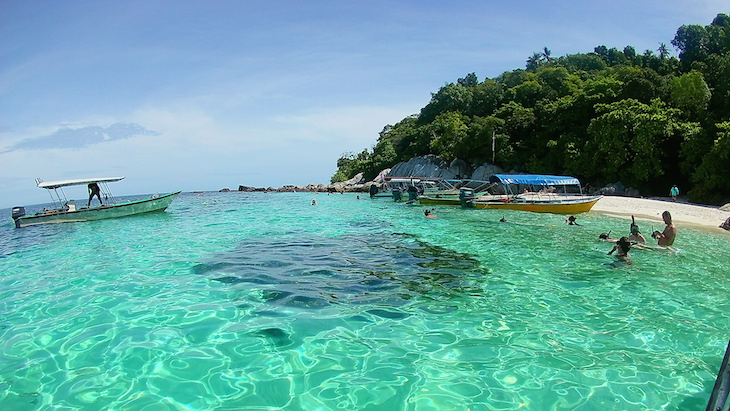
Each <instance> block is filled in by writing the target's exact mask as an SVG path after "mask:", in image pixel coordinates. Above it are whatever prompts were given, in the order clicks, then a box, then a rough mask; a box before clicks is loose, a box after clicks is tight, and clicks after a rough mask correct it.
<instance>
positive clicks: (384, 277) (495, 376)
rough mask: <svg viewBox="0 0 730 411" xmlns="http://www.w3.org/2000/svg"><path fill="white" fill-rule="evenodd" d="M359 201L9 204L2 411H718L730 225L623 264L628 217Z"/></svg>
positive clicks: (1, 316) (0, 362) (238, 198)
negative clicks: (608, 234) (72, 219)
mask: <svg viewBox="0 0 730 411" xmlns="http://www.w3.org/2000/svg"><path fill="white" fill-rule="evenodd" d="M361 198H362V199H359V200H358V199H357V197H356V195H355V194H345V195H326V194H317V195H315V194H311V193H306V194H305V193H298V194H294V193H287V194H281V193H279V194H275V193H271V194H264V193H250V194H249V193H204V194H203V195H196V194H188V193H183V194H181V195H180V196H179V197H178V198H177V199H176V200H175V201H174V202H173V204H172V205H171V206H170V208H169V209H168V210H167V212H165V213H157V214H150V215H146V216H138V217H130V218H122V219H116V220H105V221H96V222H88V223H70V224H59V225H46V226H37V227H28V228H23V229H15V228H13V225H12V220H10V218H9V210H5V211H7V214H4V215H6V219H5V220H3V222H2V225H1V226H0V232H2V235H1V236H0V273H2V274H0V409H2V410H41V409H53V410H72V409H78V410H102V409H114V410H213V409H215V410H239V409H252V410H269V409H288V410H339V409H342V410H516V409H528V410H607V409H615V410H662V409H668V410H704V408H705V406H706V404H707V400H708V398H709V392H710V390H711V389H712V386H713V384H714V379H715V377H716V375H717V371H718V369H719V365H720V361H721V360H722V356H723V354H724V350H725V347H726V346H727V342H728V330H729V329H730V304H729V303H728V295H730V281H728V277H729V275H730V274H729V270H728V268H727V267H729V266H730V255H729V254H728V240H729V239H730V237H728V235H726V233H717V234H713V233H706V232H702V231H695V230H692V229H689V228H685V227H681V226H680V233H679V236H678V239H677V242H676V243H675V246H676V249H677V252H667V251H663V252H653V251H642V250H633V251H632V260H633V264H632V265H630V266H625V265H616V264H613V263H614V262H615V259H614V258H613V257H611V256H608V255H606V253H607V252H608V251H609V250H610V249H611V247H610V246H609V245H608V244H607V243H604V242H600V241H598V240H597V236H598V234H599V233H601V232H605V231H609V230H613V232H614V233H617V232H621V231H626V234H628V228H629V221H628V220H627V219H619V218H615V217H608V216H604V215H601V214H597V213H588V214H583V215H580V216H578V217H579V218H578V221H579V222H580V223H581V224H583V225H582V226H567V225H566V224H564V218H565V217H564V216H559V215H552V214H535V213H522V212H509V211H507V212H501V211H499V212H494V211H491V210H462V209H460V208H448V207H442V208H438V207H437V208H436V214H437V215H438V218H436V219H426V218H424V216H423V209H424V207H419V206H404V205H401V204H396V203H393V202H391V201H389V200H386V199H378V200H370V199H369V198H367V196H366V195H361ZM312 199H316V200H317V202H318V204H317V205H316V206H311V205H310V202H311V200H312ZM501 217H505V218H506V219H507V221H508V222H507V223H500V222H499V221H498V220H499V219H500V218H501ZM650 228H651V227H649V226H648V224H642V231H644V232H649V231H650ZM657 228H658V227H657Z"/></svg>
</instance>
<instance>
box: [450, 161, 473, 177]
mask: <svg viewBox="0 0 730 411" xmlns="http://www.w3.org/2000/svg"><path fill="white" fill-rule="evenodd" d="M449 171H450V172H452V173H454V175H456V178H466V176H468V175H469V173H470V172H471V166H470V165H469V164H468V163H467V162H466V161H464V160H461V159H458V158H457V159H455V160H454V161H452V162H451V164H449Z"/></svg>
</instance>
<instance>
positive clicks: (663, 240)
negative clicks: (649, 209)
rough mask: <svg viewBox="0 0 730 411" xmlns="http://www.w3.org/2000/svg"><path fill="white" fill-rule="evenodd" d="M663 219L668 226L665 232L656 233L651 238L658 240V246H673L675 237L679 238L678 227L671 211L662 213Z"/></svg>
mask: <svg viewBox="0 0 730 411" xmlns="http://www.w3.org/2000/svg"><path fill="white" fill-rule="evenodd" d="M662 219H664V224H666V226H665V227H664V231H663V232H661V233H660V232H659V231H654V232H653V233H652V234H651V236H652V237H654V238H655V239H656V240H657V244H658V245H664V246H668V245H672V244H674V239H675V237H677V227H676V226H675V225H674V223H673V222H672V214H670V213H669V211H665V212H663V213H662Z"/></svg>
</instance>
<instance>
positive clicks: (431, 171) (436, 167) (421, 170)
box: [388, 154, 456, 179]
mask: <svg viewBox="0 0 730 411" xmlns="http://www.w3.org/2000/svg"><path fill="white" fill-rule="evenodd" d="M388 176H389V177H441V178H446V179H453V178H456V173H453V172H451V171H450V170H449V165H448V164H446V162H445V161H444V160H441V159H440V158H438V157H436V156H435V155H433V154H429V155H427V156H419V157H413V158H411V159H410V160H408V161H406V162H400V163H398V164H396V165H395V166H393V168H392V169H391V170H390V173H388Z"/></svg>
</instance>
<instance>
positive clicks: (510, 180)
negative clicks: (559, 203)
mask: <svg viewBox="0 0 730 411" xmlns="http://www.w3.org/2000/svg"><path fill="white" fill-rule="evenodd" d="M489 182H490V183H502V184H504V185H508V184H529V185H533V186H569V185H577V186H580V181H578V179H577V178H575V177H567V176H549V175H543V174H494V175H492V176H490V177H489Z"/></svg>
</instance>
